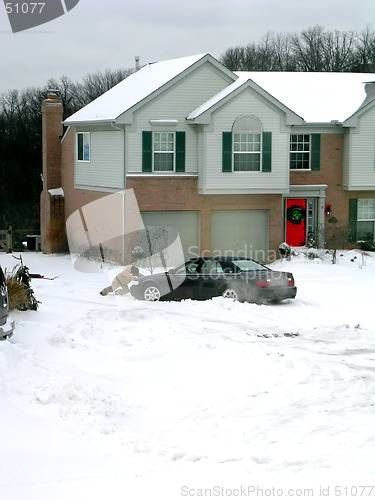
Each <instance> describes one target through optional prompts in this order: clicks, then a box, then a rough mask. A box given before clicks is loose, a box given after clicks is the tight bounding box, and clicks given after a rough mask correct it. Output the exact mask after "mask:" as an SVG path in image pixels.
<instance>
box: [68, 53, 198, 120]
mask: <svg viewBox="0 0 375 500" xmlns="http://www.w3.org/2000/svg"><path fill="white" fill-rule="evenodd" d="M206 55H207V54H199V55H195V56H189V57H182V58H179V59H172V60H168V61H161V62H157V63H150V64H147V65H146V66H144V67H143V68H141V69H140V70H139V71H137V72H135V73H133V74H132V75H130V76H128V77H127V78H125V79H124V80H122V81H121V82H120V83H118V84H117V85H115V86H114V87H112V88H111V89H110V90H108V91H107V92H106V93H105V94H103V95H101V96H100V97H98V98H97V99H95V100H94V101H92V102H91V103H89V104H88V105H87V106H85V107H84V108H82V109H80V110H79V111H77V112H76V113H74V114H73V115H71V116H70V117H69V118H67V119H66V120H65V122H64V123H65V124H66V125H73V124H75V123H84V122H103V121H114V120H116V118H117V117H118V116H120V115H121V114H122V113H124V112H125V111H127V110H129V109H131V108H132V107H133V106H135V105H136V104H137V103H139V102H140V101H142V100H143V99H145V98H146V97H148V96H149V95H151V94H152V93H153V92H155V91H156V90H158V89H160V88H161V87H162V86H163V85H165V84H166V83H168V82H169V81H171V80H173V78H175V77H177V76H178V75H179V74H181V73H183V72H184V71H185V70H187V69H188V68H190V67H191V66H192V65H193V64H195V63H196V62H198V61H199V60H201V59H203V58H204V57H205V56H206Z"/></svg>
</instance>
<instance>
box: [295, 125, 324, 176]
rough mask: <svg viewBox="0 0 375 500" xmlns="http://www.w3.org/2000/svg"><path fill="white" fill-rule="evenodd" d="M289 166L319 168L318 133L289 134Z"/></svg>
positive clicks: (297, 168)
mask: <svg viewBox="0 0 375 500" xmlns="http://www.w3.org/2000/svg"><path fill="white" fill-rule="evenodd" d="M289 167H290V169H291V170H319V169H320V134H291V136H290V148H289Z"/></svg>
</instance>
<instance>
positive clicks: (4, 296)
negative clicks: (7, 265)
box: [0, 267, 14, 340]
mask: <svg viewBox="0 0 375 500" xmlns="http://www.w3.org/2000/svg"><path fill="white" fill-rule="evenodd" d="M13 330H14V321H13V320H12V318H11V317H10V316H9V305H8V289H7V284H6V281H5V276H4V273H3V270H2V269H1V267H0V340H5V339H8V338H9V337H11V336H12V335H13Z"/></svg>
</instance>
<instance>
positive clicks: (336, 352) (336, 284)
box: [0, 250, 375, 500]
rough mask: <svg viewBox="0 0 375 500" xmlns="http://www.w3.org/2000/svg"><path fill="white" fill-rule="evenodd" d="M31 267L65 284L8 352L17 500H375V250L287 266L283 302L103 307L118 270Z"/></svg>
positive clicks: (28, 320) (2, 455)
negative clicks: (337, 499) (294, 499)
mask: <svg viewBox="0 0 375 500" xmlns="http://www.w3.org/2000/svg"><path fill="white" fill-rule="evenodd" d="M23 261H24V263H25V264H26V265H27V266H28V267H29V268H30V272H32V273H40V274H43V275H45V276H55V275H58V278H56V279H55V280H52V281H49V280H43V279H39V280H37V279H34V280H33V281H32V286H33V289H34V291H35V295H36V297H37V299H38V300H40V301H41V304H40V307H39V309H38V311H37V312H35V311H27V312H18V311H17V312H14V313H13V317H14V319H15V320H16V331H15V334H14V336H13V338H12V339H10V340H9V341H5V342H1V343H0V375H1V379H0V424H1V425H0V443H1V444H0V495H1V498H2V499H4V500H26V499H27V500H34V499H35V500H60V499H61V500H86V499H88V500H96V499H101V500H102V499H103V497H104V498H108V499H111V500H112V499H113V500H120V499H121V500H123V499H129V500H136V499H142V500H146V499H156V500H159V499H160V500H169V499H171V500H176V499H180V498H184V497H187V498H194V497H210V496H211V497H219V498H220V497H221V498H227V497H243V498H246V497H247V498H249V497H250V498H251V497H253V498H257V497H258V498H261V497H265V496H268V497H270V496H271V497H274V496H277V497H283V496H284V497H285V498H287V497H290V496H309V497H310V498H312V497H314V498H320V497H321V496H328V495H327V492H328V493H329V495H330V496H331V497H333V496H339V495H337V493H340V494H341V495H340V496H342V497H350V495H352V496H353V492H354V493H355V495H354V496H355V497H357V496H362V497H374V496H375V488H374V489H373V490H371V491H370V487H371V486H374V485H375V466H374V464H375V433H374V422H375V406H374V403H375V371H374V361H375V342H374V340H375V320H374V309H373V307H374V305H375V300H374V299H375V254H374V253H370V254H368V255H366V256H363V255H362V254H361V253H360V252H359V251H355V250H353V251H344V252H341V253H339V258H338V263H337V264H336V265H332V264H331V261H330V256H328V255H327V256H325V258H324V259H314V260H309V259H308V258H307V257H306V256H305V255H303V254H300V255H298V256H296V257H293V258H292V260H291V261H290V262H288V261H279V262H276V263H274V264H273V265H272V266H271V267H273V268H274V269H281V270H288V271H289V270H290V271H292V272H293V273H294V276H295V279H296V284H297V286H298V294H297V298H296V299H295V300H293V301H288V302H285V303H282V304H277V305H255V304H240V303H236V302H232V301H229V300H225V299H222V298H217V299H214V300H211V301H207V302H194V301H190V300H188V301H183V302H180V303H168V302H166V303H145V302H138V301H136V300H135V299H133V298H132V297H131V296H122V297H115V296H110V295H109V296H106V297H102V296H100V295H99V293H98V292H99V291H100V289H101V288H103V287H104V286H106V285H107V284H108V283H109V281H110V275H113V273H115V272H116V269H113V268H108V269H104V270H103V271H104V272H103V273H101V274H83V273H80V272H78V271H76V270H75V269H74V268H73V266H72V263H71V260H70V258H69V257H68V256H55V255H51V256H46V255H42V254H38V253H24V254H23ZM0 264H1V265H2V267H3V268H4V267H5V268H7V269H8V270H10V269H12V268H13V266H14V265H15V264H17V261H15V260H14V259H13V258H12V256H11V255H5V254H0ZM361 487H366V489H365V490H363V489H362V490H361V489H360V488H361ZM327 488H330V489H329V490H327ZM335 488H336V489H335ZM353 488H358V490H354V489H353ZM361 492H362V494H361V495H360V493H361Z"/></svg>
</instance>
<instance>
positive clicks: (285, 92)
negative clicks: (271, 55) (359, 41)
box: [188, 71, 375, 123]
mask: <svg viewBox="0 0 375 500" xmlns="http://www.w3.org/2000/svg"><path fill="white" fill-rule="evenodd" d="M235 74H236V75H237V76H238V79H237V80H236V81H235V82H234V83H232V84H231V85H229V86H228V87H227V88H225V89H224V90H222V91H221V92H219V93H218V94H216V95H215V96H213V97H212V98H211V99H209V100H208V101H207V102H205V103H204V104H202V105H201V106H200V107H199V108H197V109H196V110H194V111H193V112H192V113H191V114H190V115H189V117H188V118H189V119H194V118H197V117H198V116H200V115H201V114H202V113H204V112H205V111H207V110H209V109H210V108H212V107H213V106H215V105H216V104H218V103H219V102H220V101H222V100H223V99H224V98H225V97H227V96H228V95H230V94H231V93H232V92H234V91H235V90H237V89H238V88H240V87H241V86H242V85H244V84H245V83H246V82H247V81H249V80H252V81H253V82H254V83H256V84H257V85H258V86H259V87H261V88H262V89H264V90H265V91H266V92H267V93H268V94H270V95H271V96H272V97H274V98H275V99H276V100H277V101H279V102H280V103H281V104H282V105H284V106H286V107H287V108H289V109H290V110H292V111H294V113H296V114H297V115H299V116H301V117H302V118H303V119H304V120H305V121H306V122H311V123H314V122H315V123H316V122H319V123H324V122H331V121H333V120H337V121H339V122H343V121H344V120H346V119H347V118H349V117H350V116H351V115H352V114H353V113H355V112H356V111H357V110H358V108H359V107H360V106H361V105H362V103H363V102H364V100H365V98H366V92H365V83H366V82H373V81H375V74H373V73H366V74H364V73H328V72H327V73H312V72H309V73H304V72H273V71H263V72H260V71H236V72H235Z"/></svg>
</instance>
